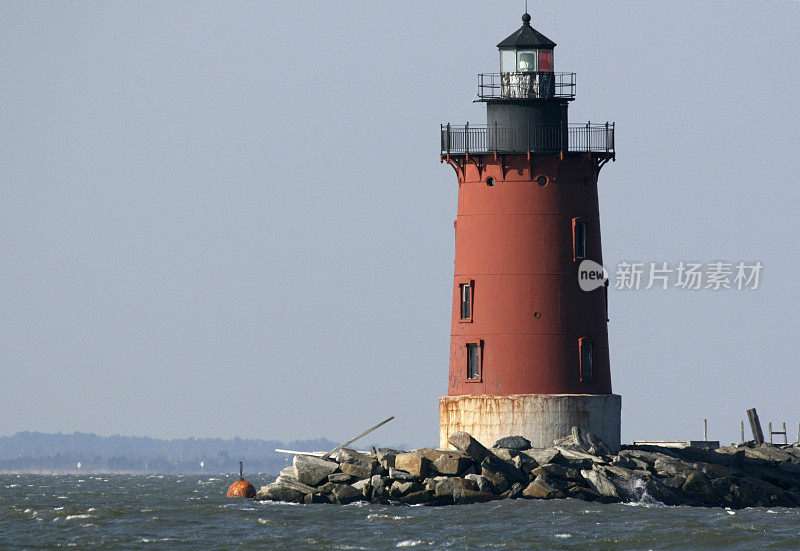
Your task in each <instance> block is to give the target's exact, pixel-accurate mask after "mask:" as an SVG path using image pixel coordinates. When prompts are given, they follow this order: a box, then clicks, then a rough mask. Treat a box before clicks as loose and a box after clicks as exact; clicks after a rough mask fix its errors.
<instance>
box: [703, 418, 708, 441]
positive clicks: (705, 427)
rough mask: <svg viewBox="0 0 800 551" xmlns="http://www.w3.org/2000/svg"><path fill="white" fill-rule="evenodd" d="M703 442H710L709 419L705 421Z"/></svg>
mask: <svg viewBox="0 0 800 551" xmlns="http://www.w3.org/2000/svg"><path fill="white" fill-rule="evenodd" d="M703 442H708V419H703Z"/></svg>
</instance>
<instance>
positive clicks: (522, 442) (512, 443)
mask: <svg viewBox="0 0 800 551" xmlns="http://www.w3.org/2000/svg"><path fill="white" fill-rule="evenodd" d="M492 447H493V448H506V449H509V450H529V449H531V441H530V440H528V439H527V438H524V437H522V436H504V437H503V438H501V439H500V440H498V441H497V442H495V443H494V446H492Z"/></svg>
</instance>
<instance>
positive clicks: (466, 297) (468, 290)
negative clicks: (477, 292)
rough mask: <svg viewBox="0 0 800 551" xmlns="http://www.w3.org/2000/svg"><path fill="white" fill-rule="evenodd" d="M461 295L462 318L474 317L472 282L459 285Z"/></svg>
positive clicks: (469, 318)
mask: <svg viewBox="0 0 800 551" xmlns="http://www.w3.org/2000/svg"><path fill="white" fill-rule="evenodd" d="M459 290H460V293H459V294H460V295H461V319H462V320H467V321H469V320H471V319H472V282H469V283H462V284H461V285H459Z"/></svg>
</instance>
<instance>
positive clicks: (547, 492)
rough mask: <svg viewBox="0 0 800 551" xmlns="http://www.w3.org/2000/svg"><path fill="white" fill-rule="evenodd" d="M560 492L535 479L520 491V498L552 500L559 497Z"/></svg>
mask: <svg viewBox="0 0 800 551" xmlns="http://www.w3.org/2000/svg"><path fill="white" fill-rule="evenodd" d="M560 494H561V492H560V491H559V490H558V489H556V488H554V487H552V486H550V485H549V484H547V482H545V481H543V480H540V479H539V478H537V479H536V480H534V481H533V482H531V483H530V484H528V486H527V487H526V488H525V489H524V490H523V491H522V497H525V498H528V499H553V498H555V497H559V495H560Z"/></svg>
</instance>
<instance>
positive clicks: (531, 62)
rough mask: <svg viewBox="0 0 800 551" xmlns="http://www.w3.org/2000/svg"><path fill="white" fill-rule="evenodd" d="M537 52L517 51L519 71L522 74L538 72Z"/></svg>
mask: <svg viewBox="0 0 800 551" xmlns="http://www.w3.org/2000/svg"><path fill="white" fill-rule="evenodd" d="M537 57H538V56H537V55H536V50H519V51H517V70H518V71H519V72H521V73H532V72H534V71H536V60H537Z"/></svg>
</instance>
